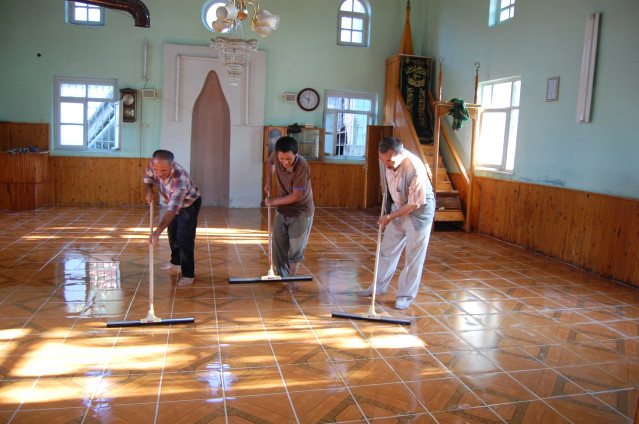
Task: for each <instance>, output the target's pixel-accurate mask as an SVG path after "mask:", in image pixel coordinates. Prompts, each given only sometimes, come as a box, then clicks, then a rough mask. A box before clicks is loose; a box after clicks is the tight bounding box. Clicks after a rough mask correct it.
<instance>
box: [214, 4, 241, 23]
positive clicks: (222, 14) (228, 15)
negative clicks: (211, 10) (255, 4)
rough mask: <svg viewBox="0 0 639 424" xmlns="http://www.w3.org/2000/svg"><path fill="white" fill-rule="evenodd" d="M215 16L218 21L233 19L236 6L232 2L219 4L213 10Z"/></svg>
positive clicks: (235, 14) (235, 15) (235, 16)
mask: <svg viewBox="0 0 639 424" xmlns="http://www.w3.org/2000/svg"><path fill="white" fill-rule="evenodd" d="M215 16H217V19H218V20H220V21H234V20H235V19H236V18H237V7H235V5H234V4H233V3H229V4H227V5H225V6H220V7H218V8H217V10H216V11H215Z"/></svg>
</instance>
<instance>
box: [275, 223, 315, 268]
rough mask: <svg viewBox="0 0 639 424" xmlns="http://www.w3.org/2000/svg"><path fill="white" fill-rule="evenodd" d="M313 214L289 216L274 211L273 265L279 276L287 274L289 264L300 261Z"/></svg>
mask: <svg viewBox="0 0 639 424" xmlns="http://www.w3.org/2000/svg"><path fill="white" fill-rule="evenodd" d="M312 226H313V215H311V216H298V217H295V218H289V217H287V216H284V215H282V214H280V213H279V212H276V213H275V220H274V222H273V267H274V268H275V271H276V272H277V275H279V276H280V277H288V276H289V270H290V267H289V264H290V263H291V262H302V260H303V259H304V251H305V250H306V243H307V242H308V236H309V235H310V234H311V227H312Z"/></svg>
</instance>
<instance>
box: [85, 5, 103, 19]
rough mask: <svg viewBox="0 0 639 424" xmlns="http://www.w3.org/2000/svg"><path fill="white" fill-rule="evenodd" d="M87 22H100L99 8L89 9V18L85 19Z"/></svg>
mask: <svg viewBox="0 0 639 424" xmlns="http://www.w3.org/2000/svg"><path fill="white" fill-rule="evenodd" d="M87 20H88V21H89V22H100V20H101V18H100V8H99V7H97V6H92V7H90V8H89V16H88V18H87Z"/></svg>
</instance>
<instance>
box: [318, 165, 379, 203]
mask: <svg viewBox="0 0 639 424" xmlns="http://www.w3.org/2000/svg"><path fill="white" fill-rule="evenodd" d="M308 164H309V165H310V167H311V184H312V185H313V200H314V201H315V206H318V207H339V208H362V207H364V205H365V204H366V203H365V201H366V190H365V187H366V185H365V181H366V167H365V165H342V164H333V163H322V162H309V163H308Z"/></svg>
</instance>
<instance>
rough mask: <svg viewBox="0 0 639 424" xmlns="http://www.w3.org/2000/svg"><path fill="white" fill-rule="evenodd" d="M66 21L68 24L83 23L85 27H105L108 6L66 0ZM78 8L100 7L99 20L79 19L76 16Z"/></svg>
mask: <svg viewBox="0 0 639 424" xmlns="http://www.w3.org/2000/svg"><path fill="white" fill-rule="evenodd" d="M65 3H66V21H67V23H68V24H72V25H81V26H85V27H103V26H105V25H106V8H105V7H103V6H97V5H94V4H88V3H84V2H81V1H66V2H65ZM77 8H86V9H87V11H88V9H98V11H99V12H100V20H99V21H89V20H79V19H76V18H75V10H76V9H77Z"/></svg>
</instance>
